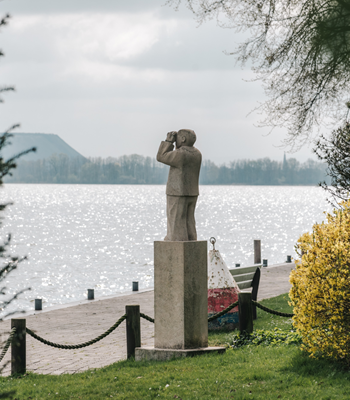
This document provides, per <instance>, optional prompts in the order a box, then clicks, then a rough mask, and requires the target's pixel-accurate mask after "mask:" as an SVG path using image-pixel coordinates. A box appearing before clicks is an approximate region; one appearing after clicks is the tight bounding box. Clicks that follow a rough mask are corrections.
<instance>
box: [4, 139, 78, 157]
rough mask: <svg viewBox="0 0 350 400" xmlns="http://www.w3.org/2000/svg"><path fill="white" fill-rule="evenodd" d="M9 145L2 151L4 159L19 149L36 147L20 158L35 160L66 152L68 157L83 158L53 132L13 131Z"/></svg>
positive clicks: (18, 151)
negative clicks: (34, 150) (33, 150)
mask: <svg viewBox="0 0 350 400" xmlns="http://www.w3.org/2000/svg"><path fill="white" fill-rule="evenodd" d="M10 141H11V143H12V144H11V145H9V146H6V147H5V148H4V149H3V151H2V156H3V157H4V159H8V158H10V157H12V156H14V155H16V154H18V153H20V152H21V151H24V150H27V149H30V148H32V147H34V146H35V147H36V148H37V151H36V152H35V153H29V154H27V155H25V156H23V157H21V160H26V161H36V160H41V159H44V158H49V157H50V156H51V155H52V154H55V153H56V154H66V155H67V156H68V157H69V158H85V157H84V156H82V155H81V154H80V153H78V152H77V151H76V150H74V149H73V148H72V147H71V146H69V144H67V143H66V142H65V141H64V140H62V139H61V138H60V137H59V136H58V135H55V134H53V133H14V134H13V138H11V140H10Z"/></svg>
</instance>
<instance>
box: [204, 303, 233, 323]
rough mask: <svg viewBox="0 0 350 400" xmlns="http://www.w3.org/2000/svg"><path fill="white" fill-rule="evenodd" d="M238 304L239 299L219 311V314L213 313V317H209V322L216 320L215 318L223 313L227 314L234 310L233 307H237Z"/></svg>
mask: <svg viewBox="0 0 350 400" xmlns="http://www.w3.org/2000/svg"><path fill="white" fill-rule="evenodd" d="M236 306H238V300H237V301H235V302H234V303H232V304H230V305H229V306H228V307H226V308H225V309H224V310H222V311H220V312H219V313H217V314H215V315H213V316H212V317H210V318H208V322H211V321H214V319H217V318H220V317H222V316H223V315H225V314H227V313H228V312H229V311H231V310H232V308H235V307H236Z"/></svg>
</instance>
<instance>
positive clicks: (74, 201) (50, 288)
mask: <svg viewBox="0 0 350 400" xmlns="http://www.w3.org/2000/svg"><path fill="white" fill-rule="evenodd" d="M200 193H201V195H200V197H199V200H198V203H197V210H196V220H197V232H198V239H199V240H208V239H209V238H210V237H211V236H214V237H216V239H217V243H216V248H217V249H218V250H220V252H221V253H222V255H223V257H224V259H225V261H226V263H227V265H228V266H229V268H230V267H234V264H235V263H240V264H241V265H247V264H252V263H253V240H254V239H261V242H262V258H266V259H268V262H269V265H271V264H275V263H281V262H283V261H285V260H286V256H287V255H292V256H294V244H295V242H296V240H297V239H298V237H299V236H300V234H302V233H303V232H306V231H308V230H310V229H311V228H312V225H313V223H315V222H321V221H322V220H324V218H325V216H324V214H323V211H325V210H330V207H329V205H328V204H327V202H326V200H325V199H326V194H325V193H324V192H323V191H322V189H320V188H318V187H309V186H306V187H305V186H303V187H300V186H299V187H291V186H279V187H278V186H202V187H201V188H200ZM1 201H2V202H3V201H13V202H14V205H12V206H9V207H8V209H7V210H6V211H5V213H3V214H4V217H5V218H4V220H3V226H2V228H1V234H2V237H4V236H5V235H6V234H7V233H11V234H12V246H11V254H13V255H22V256H24V255H27V256H28V260H27V261H24V262H22V263H21V264H20V265H19V268H18V270H16V271H14V272H12V273H11V274H10V275H9V277H8V279H6V282H5V285H6V286H7V287H8V288H9V293H16V292H17V291H19V290H20V289H23V288H25V287H31V288H32V290H31V291H28V292H25V293H24V294H23V295H21V297H20V299H19V300H17V301H16V302H14V303H13V305H12V308H13V309H19V308H21V309H33V308H34V299H35V298H43V302H44V307H48V306H52V305H58V304H65V303H69V302H74V301H78V300H83V299H86V291H87V289H88V288H94V289H95V297H99V296H104V295H113V294H115V293H120V292H130V291H131V284H132V281H139V286H140V289H145V288H151V287H153V242H154V241H155V240H163V238H164V236H165V234H166V215H165V203H166V198H165V187H164V186H153V185H152V186H150V185H34V184H32V185H29V184H11V185H10V184H7V185H5V187H4V188H2V189H1Z"/></svg>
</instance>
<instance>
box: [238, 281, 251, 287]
mask: <svg viewBox="0 0 350 400" xmlns="http://www.w3.org/2000/svg"><path fill="white" fill-rule="evenodd" d="M237 285H238V287H239V288H240V289H247V288H250V287H252V281H251V280H250V281H244V282H239V283H237Z"/></svg>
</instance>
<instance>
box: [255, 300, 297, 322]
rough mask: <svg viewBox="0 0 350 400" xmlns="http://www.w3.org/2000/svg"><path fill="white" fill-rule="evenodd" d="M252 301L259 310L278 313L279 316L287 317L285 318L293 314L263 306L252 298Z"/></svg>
mask: <svg viewBox="0 0 350 400" xmlns="http://www.w3.org/2000/svg"><path fill="white" fill-rule="evenodd" d="M252 303H253V304H255V305H256V306H257V307H259V308H260V309H261V310H264V311H266V312H268V313H270V314H273V315H278V316H280V317H287V318H292V317H293V316H294V314H288V313H283V312H279V311H275V310H271V308H268V307H265V306H263V305H262V304H259V303H258V302H257V301H255V300H252Z"/></svg>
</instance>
